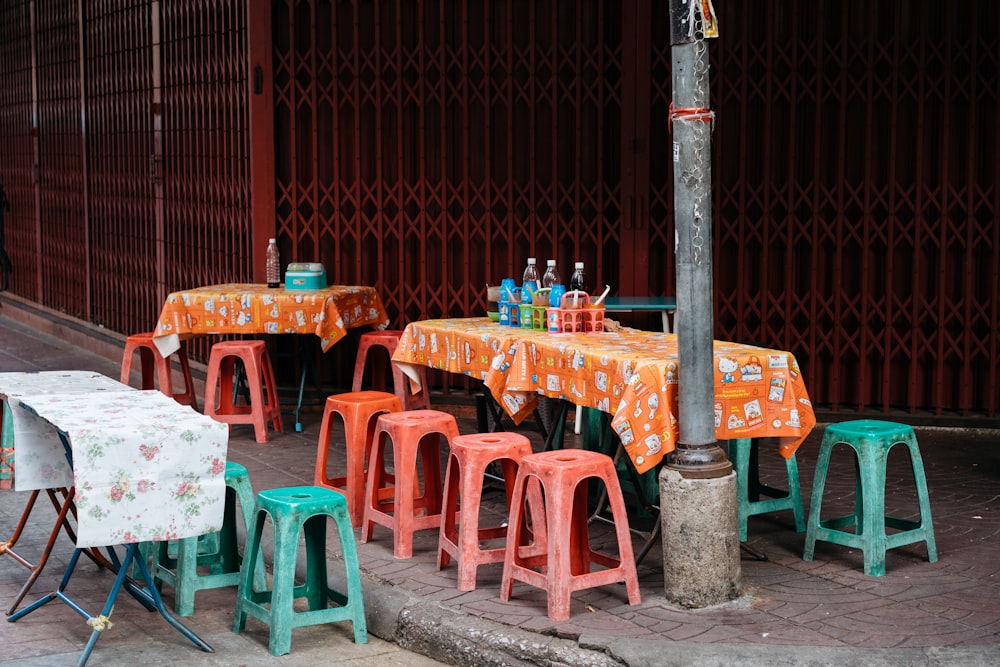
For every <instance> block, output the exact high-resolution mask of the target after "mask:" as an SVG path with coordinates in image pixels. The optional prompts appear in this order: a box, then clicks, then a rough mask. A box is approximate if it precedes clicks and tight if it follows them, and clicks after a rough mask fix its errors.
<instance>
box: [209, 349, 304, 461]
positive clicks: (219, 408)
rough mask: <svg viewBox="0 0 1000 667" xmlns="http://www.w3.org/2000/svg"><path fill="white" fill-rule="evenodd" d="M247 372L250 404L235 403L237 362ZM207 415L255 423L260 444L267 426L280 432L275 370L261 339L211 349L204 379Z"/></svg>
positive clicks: (231, 421) (227, 421)
mask: <svg viewBox="0 0 1000 667" xmlns="http://www.w3.org/2000/svg"><path fill="white" fill-rule="evenodd" d="M237 360H239V361H241V362H242V363H243V367H244V368H245V369H246V378H247V385H248V388H249V391H250V405H237V403H236V398H237V397H236V391H235V389H236V382H235V379H236V378H235V376H236V362H237ZM205 415H206V416H208V417H211V418H212V419H215V420H216V421H220V422H225V423H227V424H230V425H232V424H253V427H254V435H255V436H256V438H257V442H267V423H268V422H273V423H274V430H275V431H278V432H279V433H280V432H282V431H283V430H284V429H283V428H282V426H281V406H280V405H278V389H277V387H276V386H275V382H274V369H273V368H272V366H271V358H270V357H269V356H268V354H267V346H266V345H265V343H264V341H262V340H227V341H222V342H219V343H216V344H215V345H213V346H212V352H211V354H210V355H209V358H208V375H207V377H206V379H205Z"/></svg>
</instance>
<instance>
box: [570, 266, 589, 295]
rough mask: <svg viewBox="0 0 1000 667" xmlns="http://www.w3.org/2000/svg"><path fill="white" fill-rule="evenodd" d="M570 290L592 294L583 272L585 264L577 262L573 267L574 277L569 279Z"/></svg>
mask: <svg viewBox="0 0 1000 667" xmlns="http://www.w3.org/2000/svg"><path fill="white" fill-rule="evenodd" d="M569 288H570V290H579V291H581V292H584V293H585V294H590V290H589V289H588V288H587V276H586V275H585V274H584V272H583V262H577V263H576V264H574V265H573V275H572V276H570V279H569Z"/></svg>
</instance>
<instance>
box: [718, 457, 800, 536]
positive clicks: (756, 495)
mask: <svg viewBox="0 0 1000 667" xmlns="http://www.w3.org/2000/svg"><path fill="white" fill-rule="evenodd" d="M759 449H760V446H759V442H758V441H757V440H756V439H750V438H741V439H738V440H730V441H729V460H730V461H731V462H732V464H733V468H734V470H735V472H736V494H737V498H736V507H737V511H738V514H739V524H740V542H746V541H747V519H749V518H750V517H751V516H755V515H757V514H770V513H771V512H781V511H783V510H792V516H793V517H794V519H795V531H796V532H798V533H801V532H802V531H803V530H805V520H804V518H803V514H802V494H801V492H800V491H799V467H798V464H797V463H796V461H795V454H794V453H793V454H792V455H791V456H790V457H789V458H786V459H785V472H786V473H787V474H788V489H787V490H785V489H777V488H775V487H772V486H768V485H766V484H763V483H761V481H760V475H759V465H758V456H759ZM779 456H780V454H779ZM761 496H765V498H764V499H762V498H761Z"/></svg>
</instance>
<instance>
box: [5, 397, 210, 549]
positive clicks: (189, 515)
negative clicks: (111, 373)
mask: <svg viewBox="0 0 1000 667" xmlns="http://www.w3.org/2000/svg"><path fill="white" fill-rule="evenodd" d="M7 400H8V402H9V403H10V404H11V405H12V406H16V407H17V408H18V409H19V410H20V414H21V417H22V418H28V417H30V418H33V419H34V420H37V421H42V422H45V423H46V424H49V425H50V426H51V427H53V428H54V429H56V430H57V431H61V432H62V433H64V434H66V436H67V437H68V440H69V442H70V447H71V449H72V455H73V477H72V480H71V481H72V484H62V483H60V482H61V480H59V481H56V478H55V477H54V476H53V474H52V469H53V468H54V465H56V464H59V463H60V462H62V463H63V464H64V463H65V462H66V455H65V449H64V448H63V447H62V444H61V440H60V439H59V438H58V434H57V433H55V434H56V436H57V437H56V438H55V440H54V442H55V443H59V444H58V456H54V455H53V451H54V448H55V447H56V445H54V444H53V440H52V437H51V436H52V435H53V431H52V430H50V429H38V430H36V431H35V435H37V436H44V437H39V438H38V439H33V438H27V437H20V436H21V435H22V434H24V433H28V432H30V430H29V431H25V430H23V429H22V431H21V433H19V439H18V440H17V441H16V442H15V450H16V452H17V457H18V460H17V476H16V483H17V487H18V489H19V490H23V489H33V488H52V487H53V486H70V485H72V486H75V488H76V496H75V502H76V507H77V543H76V545H77V546H78V547H97V546H107V545H113V544H123V543H132V542H143V541H150V540H173V539H179V538H184V537H193V536H196V535H203V534H205V533H211V532H215V531H217V530H219V529H220V528H221V526H222V518H223V508H224V505H225V491H226V486H225V468H226V453H227V448H228V443H229V430H228V426H227V425H226V424H223V423H220V422H216V421H215V420H213V419H210V418H208V417H205V416H204V415H201V414H199V413H197V412H195V411H194V410H193V409H191V408H190V407H189V406H182V405H179V404H178V403H177V402H176V401H174V400H173V399H172V398H169V397H167V396H164V395H163V394H161V393H160V392H158V391H136V390H131V391H108V392H93V393H89V394H58V393H22V394H21V395H19V396H16V397H15V396H8V399H7ZM5 430H6V426H5Z"/></svg>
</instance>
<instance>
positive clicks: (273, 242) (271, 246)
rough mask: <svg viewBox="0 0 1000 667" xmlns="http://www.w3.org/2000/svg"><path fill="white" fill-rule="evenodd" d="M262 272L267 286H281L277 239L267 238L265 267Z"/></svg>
mask: <svg viewBox="0 0 1000 667" xmlns="http://www.w3.org/2000/svg"><path fill="white" fill-rule="evenodd" d="M264 273H265V274H266V276H267V286H268V287H281V260H280V258H279V256H278V241H277V239H269V240H268V242H267V268H266V269H265V271H264Z"/></svg>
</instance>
